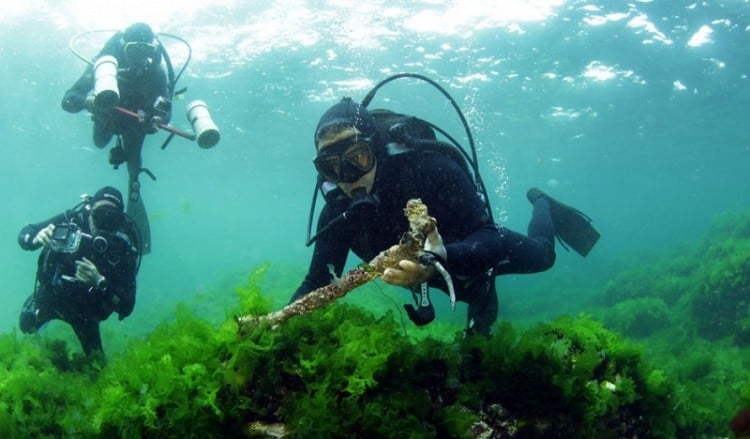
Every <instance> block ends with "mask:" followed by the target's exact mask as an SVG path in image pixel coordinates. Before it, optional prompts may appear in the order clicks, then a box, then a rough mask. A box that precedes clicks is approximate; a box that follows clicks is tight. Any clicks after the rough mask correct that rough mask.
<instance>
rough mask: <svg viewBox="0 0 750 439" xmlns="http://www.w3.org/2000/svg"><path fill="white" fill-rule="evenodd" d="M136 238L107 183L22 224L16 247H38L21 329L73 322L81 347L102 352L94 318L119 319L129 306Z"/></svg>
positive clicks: (132, 293) (117, 194) (117, 196)
mask: <svg viewBox="0 0 750 439" xmlns="http://www.w3.org/2000/svg"><path fill="white" fill-rule="evenodd" d="M138 239H139V238H138V231H137V228H136V226H135V224H134V223H133V222H132V220H131V219H130V218H129V217H128V216H127V214H125V213H124V203H123V199H122V194H121V193H120V191H118V190H117V189H115V188H113V187H109V186H105V187H103V188H101V189H100V190H99V191H97V192H96V194H94V196H93V197H88V196H84V201H82V202H81V203H79V204H78V205H77V206H75V207H74V208H73V209H70V210H67V211H65V212H63V213H61V214H59V215H56V216H54V217H52V218H50V219H48V220H46V221H42V222H40V223H36V224H29V225H26V226H25V227H23V228H22V229H21V232H20V233H19V235H18V244H19V245H20V246H21V248H22V249H24V250H29V251H33V250H37V249H39V248H41V247H44V248H43V249H42V252H41V254H40V255H39V261H38V263H37V272H36V280H35V283H34V292H33V293H32V294H31V296H29V298H28V299H26V302H25V303H24V305H23V308H22V311H21V316H20V319H19V326H20V328H21V331H22V332H24V333H34V332H36V331H38V330H39V329H40V328H41V327H42V326H43V325H44V324H45V323H47V322H48V321H50V320H53V319H59V320H62V321H65V322H67V323H68V324H69V325H70V326H71V327H72V328H73V331H74V332H75V334H76V336H77V337H78V340H79V341H80V343H81V346H82V348H83V351H84V353H86V354H89V353H91V352H92V351H99V352H101V353H102V354H103V349H102V340H101V334H100V332H99V323H100V322H102V321H104V320H106V319H107V318H109V316H110V315H111V314H112V313H113V312H117V314H118V315H119V319H120V320H122V319H124V318H125V317H127V316H129V315H130V313H131V312H133V307H134V306H135V291H136V274H137V272H138V267H139V265H140V255H139V253H138V248H139V243H138Z"/></svg>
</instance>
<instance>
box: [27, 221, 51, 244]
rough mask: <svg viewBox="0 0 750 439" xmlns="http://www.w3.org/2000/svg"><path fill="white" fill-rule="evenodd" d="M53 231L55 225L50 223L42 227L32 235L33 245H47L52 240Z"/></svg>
mask: <svg viewBox="0 0 750 439" xmlns="http://www.w3.org/2000/svg"><path fill="white" fill-rule="evenodd" d="M54 231H55V225H54V224H50V225H48V226H47V227H45V228H43V229H42V230H40V231H39V233H37V234H36V236H35V237H34V240H33V241H31V243H32V244H34V245H43V246H45V247H46V246H49V243H50V242H52V233H54Z"/></svg>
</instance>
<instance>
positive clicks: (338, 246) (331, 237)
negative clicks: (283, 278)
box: [289, 205, 349, 303]
mask: <svg viewBox="0 0 750 439" xmlns="http://www.w3.org/2000/svg"><path fill="white" fill-rule="evenodd" d="M329 207H330V206H329V205H326V206H325V207H324V208H323V211H322V212H321V214H320V217H319V219H318V231H320V229H322V228H323V227H325V226H326V225H327V224H329V223H330V221H331V220H332V219H333V218H335V217H336V216H338V212H333V210H334V209H330V208H329ZM343 226H344V225H342V226H341V227H332V228H331V229H329V230H328V231H327V232H325V233H323V234H321V235H320V236H319V237H318V239H317V240H316V241H315V248H314V250H313V256H312V259H311V261H310V268H309V269H308V271H307V275H306V276H305V279H304V280H303V281H302V284H301V285H300V286H299V287H298V288H297V290H296V291H295V292H294V295H293V296H292V298H291V299H290V301H289V302H290V303H291V302H294V301H295V300H297V299H300V298H302V297H304V296H305V295H307V294H308V293H310V292H311V291H314V290H316V289H318V288H320V287H323V286H326V285H328V284H329V283H331V281H332V280H333V278H334V275H335V276H336V277H340V276H341V274H342V273H343V271H344V265H345V264H346V259H347V256H348V255H349V245H348V242H347V239H346V237H345V234H344V233H342V232H343Z"/></svg>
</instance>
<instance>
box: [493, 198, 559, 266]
mask: <svg viewBox="0 0 750 439" xmlns="http://www.w3.org/2000/svg"><path fill="white" fill-rule="evenodd" d="M499 231H500V235H501V236H502V240H503V248H504V249H505V251H506V254H507V257H506V258H505V260H504V261H502V263H501V264H498V265H496V266H495V267H494V269H493V274H494V275H496V276H497V275H502V274H509V273H515V274H527V273H538V272H540V271H545V270H548V269H549V268H550V267H552V265H554V263H555V258H556V255H555V226H554V224H553V223H552V217H551V215H550V204H549V202H548V201H547V199H546V198H539V199H537V200H535V201H534V210H533V212H532V214H531V221H530V222H529V230H528V235H523V234H521V233H518V232H514V231H513V230H510V229H508V228H506V227H500V228H499Z"/></svg>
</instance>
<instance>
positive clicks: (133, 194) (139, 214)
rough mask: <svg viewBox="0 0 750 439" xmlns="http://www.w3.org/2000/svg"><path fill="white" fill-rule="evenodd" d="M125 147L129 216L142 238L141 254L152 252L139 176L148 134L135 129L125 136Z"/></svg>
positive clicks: (149, 230) (149, 229) (149, 228)
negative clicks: (144, 143)
mask: <svg viewBox="0 0 750 439" xmlns="http://www.w3.org/2000/svg"><path fill="white" fill-rule="evenodd" d="M122 137H123V144H124V145H123V147H124V148H125V157H126V160H127V163H128V203H127V214H128V216H130V218H131V219H132V220H133V221H134V222H135V224H136V226H137V227H138V232H139V234H140V237H141V249H140V250H141V254H142V255H146V254H149V253H150V252H151V226H150V225H149V222H148V214H147V213H146V206H145V205H144V204H143V199H142V198H141V183H140V181H139V179H138V178H139V175H140V173H141V169H142V158H141V151H142V149H143V142H144V140H145V138H146V134H145V133H144V132H143V131H142V130H139V129H133V130H130V131H128V132H126V133H124V134H123V136H122Z"/></svg>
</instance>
